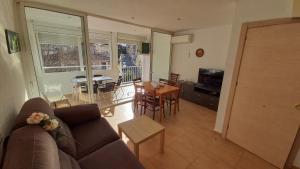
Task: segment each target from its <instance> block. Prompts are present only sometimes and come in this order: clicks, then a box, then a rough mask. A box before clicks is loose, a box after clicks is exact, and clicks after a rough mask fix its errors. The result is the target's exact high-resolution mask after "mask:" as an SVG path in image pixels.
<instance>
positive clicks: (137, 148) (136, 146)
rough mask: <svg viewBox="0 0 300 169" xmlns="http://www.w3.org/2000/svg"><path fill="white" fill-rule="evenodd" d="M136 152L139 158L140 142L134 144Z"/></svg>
mask: <svg viewBox="0 0 300 169" xmlns="http://www.w3.org/2000/svg"><path fill="white" fill-rule="evenodd" d="M134 154H135V156H136V158H137V159H138V160H139V144H134Z"/></svg>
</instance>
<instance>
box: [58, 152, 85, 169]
mask: <svg viewBox="0 0 300 169" xmlns="http://www.w3.org/2000/svg"><path fill="white" fill-rule="evenodd" d="M58 155H59V163H60V169H80V166H79V164H78V162H77V161H76V160H75V159H74V158H73V157H72V156H70V155H68V154H66V153H64V152H63V151H61V150H58Z"/></svg>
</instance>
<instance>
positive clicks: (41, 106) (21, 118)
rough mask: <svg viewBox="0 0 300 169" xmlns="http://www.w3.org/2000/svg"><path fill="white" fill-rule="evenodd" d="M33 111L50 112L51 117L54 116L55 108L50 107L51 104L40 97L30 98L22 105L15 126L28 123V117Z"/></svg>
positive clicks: (18, 126)
mask: <svg viewBox="0 0 300 169" xmlns="http://www.w3.org/2000/svg"><path fill="white" fill-rule="evenodd" d="M33 112H42V113H45V114H48V115H49V116H51V117H53V116H54V112H53V110H52V109H51V108H50V107H49V104H48V103H47V102H46V101H45V100H44V99H42V98H40V97H37V98H33V99H29V100H28V101H26V102H25V103H24V105H23V106H22V108H21V110H20V113H19V114H18V116H17V118H16V121H15V125H14V127H13V128H14V129H17V128H20V127H23V126H25V125H27V123H26V119H27V118H28V117H29V116H30V115H31V113H33Z"/></svg>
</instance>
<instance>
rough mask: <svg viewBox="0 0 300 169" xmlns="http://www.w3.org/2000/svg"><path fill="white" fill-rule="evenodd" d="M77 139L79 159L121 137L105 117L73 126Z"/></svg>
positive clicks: (73, 132)
mask: <svg viewBox="0 0 300 169" xmlns="http://www.w3.org/2000/svg"><path fill="white" fill-rule="evenodd" d="M71 130H72V134H73V137H74V138H75V140H76V141H77V144H76V146H77V159H80V158H82V157H83V156H85V155H87V154H89V153H91V152H93V151H96V150H98V149H99V148H101V147H103V146H104V145H106V144H108V143H111V142H113V141H115V140H117V139H119V136H118V134H117V133H116V132H115V131H114V129H113V128H111V126H110V125H109V124H108V122H107V121H106V120H105V119H104V118H101V119H97V120H93V121H90V122H87V123H85V124H82V125H79V126H76V127H74V128H71Z"/></svg>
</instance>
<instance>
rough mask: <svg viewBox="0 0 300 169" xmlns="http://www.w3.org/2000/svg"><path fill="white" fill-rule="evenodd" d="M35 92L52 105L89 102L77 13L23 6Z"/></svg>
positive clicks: (81, 36) (83, 51) (81, 37)
mask: <svg viewBox="0 0 300 169" xmlns="http://www.w3.org/2000/svg"><path fill="white" fill-rule="evenodd" d="M25 18H26V25H27V32H28V39H29V42H30V49H31V54H32V62H33V67H34V70H35V76H36V81H37V84H38V89H39V95H40V96H41V97H43V98H44V99H45V100H47V101H48V102H49V103H50V105H52V106H53V107H55V108H58V107H61V106H63V107H64V106H70V105H76V104H82V103H90V102H91V100H90V96H89V82H88V79H89V78H88V76H87V57H86V49H85V46H86V45H85V38H84V37H85V36H84V26H83V24H82V23H84V22H83V18H82V17H81V16H76V15H69V14H64V13H59V12H54V11H50V10H45V9H38V8H32V7H25Z"/></svg>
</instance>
